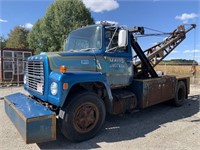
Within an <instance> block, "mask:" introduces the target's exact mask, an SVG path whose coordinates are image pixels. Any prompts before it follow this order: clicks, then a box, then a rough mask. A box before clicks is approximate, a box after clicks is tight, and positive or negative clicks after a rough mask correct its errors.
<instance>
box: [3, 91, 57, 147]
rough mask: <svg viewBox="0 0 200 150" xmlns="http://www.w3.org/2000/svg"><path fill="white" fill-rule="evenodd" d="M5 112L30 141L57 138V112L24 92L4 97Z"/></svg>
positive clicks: (25, 138)
mask: <svg viewBox="0 0 200 150" xmlns="http://www.w3.org/2000/svg"><path fill="white" fill-rule="evenodd" d="M4 100H5V101H4V102H5V112H6V114H7V115H8V117H9V118H10V120H11V121H12V122H13V124H14V125H15V127H16V128H17V129H18V131H19V133H20V134H21V136H22V138H23V139H24V141H25V142H26V144H29V143H41V142H46V141H51V140H56V114H55V113H54V112H52V111H51V110H49V109H48V108H46V107H45V106H43V105H42V104H40V103H38V102H36V101H35V100H33V99H31V98H29V97H28V96H26V95H24V94H22V93H15V94H11V95H8V96H6V97H5V98H4Z"/></svg>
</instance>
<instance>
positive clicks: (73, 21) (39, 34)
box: [0, 0, 94, 54]
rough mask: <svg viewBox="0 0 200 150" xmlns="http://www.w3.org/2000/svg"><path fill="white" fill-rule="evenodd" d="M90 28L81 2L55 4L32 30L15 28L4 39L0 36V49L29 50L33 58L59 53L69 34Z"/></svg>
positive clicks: (88, 15)
mask: <svg viewBox="0 0 200 150" xmlns="http://www.w3.org/2000/svg"><path fill="white" fill-rule="evenodd" d="M90 24H94V19H93V18H92V17H91V13H90V11H89V10H88V9H87V8H86V7H85V5H84V4H83V2H82V1H81V0H67V1H66V0H55V1H54V3H52V4H51V5H50V6H49V8H48V9H47V11H46V14H45V16H44V17H42V18H41V19H39V20H37V21H36V23H35V24H34V25H33V28H32V29H31V30H28V29H26V28H25V27H22V26H16V27H15V28H14V29H12V30H11V31H10V33H9V34H8V38H7V39H6V38H4V37H3V36H0V48H1V49H2V48H5V47H8V48H22V49H27V48H28V49H33V50H35V54H38V53H40V52H42V51H43V52H53V51H62V50H63V45H64V42H65V40H66V38H67V35H68V34H69V32H71V31H72V30H74V29H76V28H78V27H82V26H85V25H90Z"/></svg>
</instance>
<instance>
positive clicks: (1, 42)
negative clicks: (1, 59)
mask: <svg viewBox="0 0 200 150" xmlns="http://www.w3.org/2000/svg"><path fill="white" fill-rule="evenodd" d="M4 47H6V39H5V38H4V37H3V36H0V49H2V48H4Z"/></svg>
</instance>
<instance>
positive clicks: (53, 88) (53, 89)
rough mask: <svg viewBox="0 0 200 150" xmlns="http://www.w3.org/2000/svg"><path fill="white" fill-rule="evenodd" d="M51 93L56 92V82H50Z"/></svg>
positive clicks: (54, 93)
mask: <svg viewBox="0 0 200 150" xmlns="http://www.w3.org/2000/svg"><path fill="white" fill-rule="evenodd" d="M50 89H51V94H52V95H56V94H57V93H58V84H57V83H56V82H52V83H51V87H50Z"/></svg>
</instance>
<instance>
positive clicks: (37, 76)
mask: <svg viewBox="0 0 200 150" xmlns="http://www.w3.org/2000/svg"><path fill="white" fill-rule="evenodd" d="M25 71H26V85H27V87H28V88H29V89H31V90H33V91H35V92H38V93H40V94H43V92H44V67H43V61H41V60H31V61H27V63H26V70H25Z"/></svg>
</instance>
